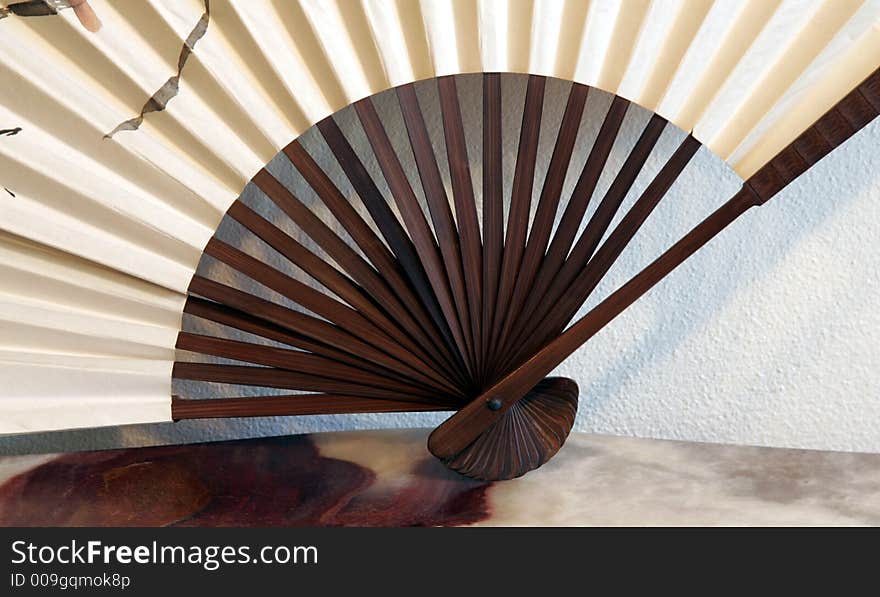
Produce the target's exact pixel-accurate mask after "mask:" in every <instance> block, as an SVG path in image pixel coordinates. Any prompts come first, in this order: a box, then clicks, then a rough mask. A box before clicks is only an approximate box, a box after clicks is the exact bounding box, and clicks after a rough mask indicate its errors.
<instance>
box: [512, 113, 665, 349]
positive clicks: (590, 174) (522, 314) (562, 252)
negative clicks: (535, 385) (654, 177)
mask: <svg viewBox="0 0 880 597" xmlns="http://www.w3.org/2000/svg"><path fill="white" fill-rule="evenodd" d="M628 108H629V102H628V101H627V100H625V99H623V98H621V97H617V96H615V98H614V100H613V101H612V102H611V106H610V107H609V109H608V112H607V113H606V114H605V119H604V120H603V122H602V127H601V128H600V129H599V133H598V135H597V136H596V139H595V141H594V142H593V147H592V148H591V150H590V154H589V156H587V160H586V162H585V163H584V167H583V169H582V170H581V174H580V176H579V177H578V181H577V183H576V184H575V188H574V190H573V191H572V195H571V197H570V198H569V200H568V204H567V205H566V206H565V210H564V212H563V214H562V218H561V219H560V221H559V226H558V227H557V229H556V233H555V234H554V235H553V239H552V240H551V241H550V248H549V249H548V250H547V254H546V255H545V256H544V259H543V261H542V262H541V264H540V268H539V269H538V273H537V276H536V278H535V280H534V283H533V284H532V285H531V287H532V289H531V291H529V290H530V289H528V288H526V290H527V291H528V292H526V294H525V297H524V304H523V306H522V308H521V309H520V310H519V313H518V314H517V318H516V320H515V322H514V324H513V326H512V333H510V334H509V336H508V338H509V340H510V341H512V340H514V339H516V338H518V337H519V335H520V334H521V333H522V328H523V326H525V324H526V322H528V321H529V320H530V318H531V317H532V316H533V314H535V313H536V309H537V308H538V307H539V306H544V307H545V308H547V307H548V305H547V303H546V302H544V301H543V299H544V297H545V294H546V292H547V290H548V289H549V288H550V286H551V284H552V283H553V280H554V279H555V277H556V275H557V274H558V273H559V270H560V269H561V268H562V265H563V263H564V262H565V259H566V257H567V256H568V254H569V251H571V250H572V243H573V242H574V240H575V237H576V236H577V231H578V229H579V228H580V225H581V222H582V221H583V219H584V215H585V214H586V212H587V207H588V206H589V204H590V200H591V198H592V196H593V193H594V191H595V189H596V185H597V184H598V182H599V177H600V176H601V175H602V171H603V170H604V168H605V164H606V163H607V161H608V156H609V155H610V154H611V149H612V147H613V146H614V141H615V139H616V138H617V134H618V132H619V131H620V126H621V124H622V123H623V119H624V117H625V116H626V113H627V109H628ZM658 118H659V117H658ZM660 121H661V123H665V120H663V119H660ZM654 123H655V121H653V120H652V121H651V123H650V124H649V125H648V127H647V128H646V129H645V132H644V133H643V134H642V135H641V137H640V138H639V140H638V141H637V143H636V145H635V147H634V149H633V151H632V152H631V153H630V155H629V157H628V158H627V161H626V162H625V164H624V166H623V168H622V169H621V172H620V174H619V175H618V176H617V179H616V180H615V182H614V184H612V187H611V189H610V190H609V193H608V196H610V197H613V198H614V199H612V200H611V201H614V202H615V203H616V204H617V205H619V203H617V202H616V200H617V197H618V196H619V201H621V202H622V201H623V198H624V197H625V196H626V191H629V187H630V185H632V182H634V181H635V174H636V173H638V172H639V171H640V170H641V167H642V165H643V164H644V162H645V161H646V160H647V158H648V155H649V154H650V152H651V149H652V148H653V147H654V144H655V143H656V141H657V139H658V138H659V136H660V131H662V129H663V127H662V125H661V126H660V127H659V128H658V127H656V126H652V125H654ZM655 130H656V135H654V134H649V131H651V132H652V133H653V131H655ZM630 173H633V174H632V175H631V176H630ZM630 178H631V179H630ZM618 181H620V182H618ZM621 183H624V184H621ZM626 183H628V184H626ZM620 191H623V192H620ZM611 201H609V199H607V198H606V200H605V201H604V202H602V204H600V206H599V208H598V211H597V212H596V213H597V214H600V213H602V212H603V211H608V209H607V206H608V204H609V203H610V202H611ZM613 211H615V212H616V208H615V209H614V210H613ZM612 215H613V212H612ZM608 222H609V223H610V222H611V220H610V219H609V220H608ZM603 233H604V231H603ZM580 244H582V243H580ZM580 244H579V245H580ZM582 252H583V247H582V246H577V247H575V248H574V250H573V251H572V259H574V260H575V261H577V260H578V259H581V257H580V254H581V253H582ZM590 254H592V251H590ZM582 261H583V262H586V258H583V259H582ZM545 315H546V313H545V312H543V311H539V312H538V314H537V315H535V316H536V317H544V316H545ZM510 344H511V343H510V342H508V343H507V344H506V345H504V346H501V347H499V352H500V354H501V355H510V352H511V347H510Z"/></svg>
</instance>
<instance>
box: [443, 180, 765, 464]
mask: <svg viewBox="0 0 880 597" xmlns="http://www.w3.org/2000/svg"><path fill="white" fill-rule="evenodd" d="M760 202H761V201H760V198H759V197H758V196H757V195H756V194H755V193H754V191H752V189H751V187H749V186H748V185H744V186H743V188H742V189H741V190H740V191H739V192H738V193H737V194H736V195H734V196H733V197H732V198H731V199H730V200H729V201H727V202H726V203H725V204H724V205H722V206H721V207H720V208H719V209H718V210H716V211H715V212H714V213H713V214H712V215H710V216H709V217H708V218H706V219H705V220H703V222H702V223H701V224H699V225H698V226H697V227H696V228H694V229H693V230H691V231H690V232H689V233H688V234H687V235H685V236H684V238H682V239H681V240H680V241H678V242H677V243H676V244H675V245H673V246H672V247H671V248H670V249H669V250H667V251H666V252H665V253H663V255H661V256H660V257H659V258H657V260H656V261H654V262H653V263H652V264H651V265H649V266H648V267H646V268H645V269H644V270H642V271H641V272H640V273H639V274H637V275H636V276H635V277H634V278H633V279H632V280H630V281H629V282H627V283H626V284H624V285H623V286H621V287H620V288H619V289H618V290H617V291H616V292H614V293H613V294H612V295H611V296H609V297H608V298H607V299H605V300H604V301H602V302H601V303H600V304H599V305H597V306H596V307H595V308H594V309H593V310H592V311H590V312H589V313H588V314H587V315H585V316H584V317H583V318H582V319H580V320H579V321H578V322H577V323H575V324H574V325H572V326H571V327H570V328H568V329H567V330H566V331H565V332H564V333H563V334H562V335H561V336H559V337H558V338H556V339H555V340H553V341H552V342H550V343H549V344H547V345H546V346H545V347H544V348H543V349H541V350H540V351H539V352H538V353H537V354H535V356H533V357H532V358H530V359H529V360H527V361H526V362H525V363H523V364H522V365H520V366H519V367H518V368H517V369H515V370H514V371H513V372H511V373H510V374H508V375H507V376H506V377H504V378H503V379H502V380H501V381H499V382H498V383H496V384H495V385H494V386H492V387H491V388H489V390H487V391H486V392H484V393H483V394H482V395H480V396H479V397H477V398H476V399H475V400H473V401H472V402H470V403H469V404H468V405H467V406H465V407H464V408H462V409H461V410H460V411H458V412H457V413H456V414H454V415H453V416H451V417H450V418H449V419H447V420H446V421H445V422H443V423H442V424H441V425H440V426H439V427H437V429H435V430H434V431H433V433H431V436H430V437H429V438H428V449H429V450H430V451H431V453H432V454H434V456H436V457H437V458H440V459H441V460H444V461H446V460H450V459H452V458H453V457H454V456H455V455H456V454H458V453H460V452H462V451H463V450H464V449H465V448H467V447H468V446H469V445H470V444H471V443H473V442H474V441H475V440H476V439H477V438H478V437H479V436H480V435H481V434H482V433H483V432H484V431H485V430H487V429H489V428H490V427H491V426H492V425H493V424H494V423H495V422H496V421H498V420H499V419H500V418H501V417H502V416H503V415H504V414H505V413H506V412H507V411H508V410H509V409H510V408H511V407H512V406H513V405H514V404H516V403H517V402H518V401H519V400H520V399H522V398H523V396H525V394H526V393H527V392H528V391H529V390H530V389H531V388H532V387H534V386H535V385H536V384H537V383H538V382H539V381H540V380H541V379H542V378H543V377H544V376H546V375H547V374H548V373H550V372H551V371H552V370H553V369H555V368H556V367H557V366H558V365H559V364H560V363H562V361H564V360H565V359H566V358H567V357H568V356H569V355H571V353H573V352H574V351H575V350H577V349H578V348H579V347H581V346H582V345H583V344H584V343H586V342H587V340H589V339H590V338H592V337H593V336H594V335H595V334H596V333H597V332H598V331H599V330H601V329H602V328H603V327H605V326H606V325H607V324H608V323H609V322H610V321H611V320H612V319H614V318H615V317H617V316H618V315H619V314H620V313H621V312H622V311H623V310H624V309H626V308H627V307H628V306H630V305H631V304H632V303H634V302H635V301H636V300H638V299H639V297H641V296H642V295H643V294H645V293H646V292H647V291H648V290H650V289H651V288H652V287H653V286H654V285H655V284H656V283H657V282H659V281H660V280H662V279H663V278H664V277H665V276H666V275H667V274H669V273H670V272H671V271H672V270H673V269H675V268H676V267H677V266H678V265H680V264H681V263H682V262H683V261H684V260H685V259H687V258H688V257H690V256H691V255H692V254H693V253H695V252H696V251H697V250H698V249H699V248H700V247H702V246H703V245H705V244H706V243H707V242H709V240H711V239H712V238H713V237H714V236H715V235H716V234H718V233H719V232H721V230H723V229H724V228H725V227H727V226H728V225H729V224H730V223H731V222H733V221H734V220H735V219H736V218H737V217H739V216H740V215H741V214H743V213H744V212H745V211H746V210H747V209H749V208H750V207H752V206H754V205H759V204H760Z"/></svg>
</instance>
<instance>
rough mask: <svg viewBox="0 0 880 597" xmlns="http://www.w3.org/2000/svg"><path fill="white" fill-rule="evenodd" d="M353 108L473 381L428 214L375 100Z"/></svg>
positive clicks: (365, 100)
mask: <svg viewBox="0 0 880 597" xmlns="http://www.w3.org/2000/svg"><path fill="white" fill-rule="evenodd" d="M354 107H355V111H356V112H357V115H358V118H359V119H360V122H361V125H362V126H363V128H364V132H365V133H366V134H367V139H369V141H370V145H371V146H372V148H373V153H374V154H375V156H376V160H377V161H378V162H379V167H380V168H381V169H382V173H383V175H384V176H385V180H386V182H387V183H388V188H389V189H390V190H391V195H392V197H393V198H394V202H395V203H396V204H397V207H398V209H399V210H400V215H401V217H403V220H404V224H405V225H406V229H407V231H408V232H409V235H410V238H411V239H412V241H413V244H414V245H415V247H416V251H417V252H418V254H419V258H420V259H421V261H422V264H423V265H424V268H425V272H426V273H427V275H428V280H429V281H430V282H431V287H432V288H433V290H434V295H435V296H436V297H437V301H438V302H439V303H440V309H441V310H442V311H443V316H444V318H445V320H446V324H447V325H448V327H449V329H450V331H451V332H452V337H453V338H454V339H455V344H456V347H457V348H458V354H459V358H460V359H461V360H462V362H463V363H464V366H465V368H466V369H467V373H468V377H469V379H473V378H474V371H473V369H472V367H471V364H470V362H469V361H468V359H467V345H466V343H465V339H464V335H463V332H462V327H461V323H460V322H459V320H458V314H457V311H456V308H455V301H454V300H453V298H452V293H451V291H450V288H449V280H448V278H447V276H446V268H445V267H444V266H443V262H442V259H441V257H440V250H439V248H438V247H437V244H436V243H435V242H434V236H433V234H432V233H431V229H430V227H429V226H428V221H427V220H426V219H425V214H424V213H423V212H422V208H421V207H420V206H419V202H418V200H417V199H416V196H415V193H414V192H413V189H412V187H411V186H410V184H409V180H408V179H407V177H406V172H404V170H403V166H402V165H401V163H400V160H399V158H398V157H397V153H396V152H395V151H394V147H393V146H392V145H391V141H390V140H389V139H388V135H387V133H386V132H385V128H384V126H383V125H382V122H381V120H380V119H379V115H378V114H377V113H376V109H375V107H374V106H373V102H372V100H370V98H367V99H364V100H361V101H359V102H356V103H355V104H354Z"/></svg>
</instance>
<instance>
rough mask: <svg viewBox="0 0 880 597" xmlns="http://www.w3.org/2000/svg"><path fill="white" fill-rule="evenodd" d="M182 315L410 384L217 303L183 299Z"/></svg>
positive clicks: (458, 396) (394, 374) (395, 374)
mask: <svg viewBox="0 0 880 597" xmlns="http://www.w3.org/2000/svg"><path fill="white" fill-rule="evenodd" d="M261 302H262V303H263V304H265V306H266V307H268V308H269V310H270V312H271V309H272V308H273V307H275V305H273V304H272V303H269V302H268V301H263V300H262V299H256V301H255V304H257V305H258V307H259V305H260V303H261ZM248 304H251V303H248ZM282 309H283V308H282ZM183 312H184V313H187V314H189V315H193V316H195V317H199V318H202V319H205V320H208V321H213V322H215V323H219V324H221V325H225V326H228V327H231V328H233V329H236V330H241V331H243V332H247V333H249V334H254V335H256V336H259V337H261V338H266V339H269V340H274V341H276V342H281V343H283V344H287V345H288V346H294V347H296V348H300V349H302V350H307V351H310V352H312V353H314V354H317V355H321V356H324V357H327V358H329V359H331V360H333V361H336V362H339V363H345V364H347V365H350V366H352V367H354V368H356V369H360V370H363V371H367V372H370V373H372V374H374V375H380V376H385V377H389V378H391V379H395V380H397V381H400V382H403V383H412V382H411V381H410V380H409V379H407V378H406V377H404V376H402V375H400V373H398V372H397V371H394V370H391V369H387V368H385V367H382V366H380V365H377V364H375V363H372V362H370V361H366V360H364V359H362V358H360V357H357V356H354V355H351V354H349V353H347V352H344V351H341V350H338V349H336V348H333V347H332V346H329V345H327V344H323V343H321V342H317V341H314V340H310V339H309V338H307V337H306V336H303V335H302V334H299V333H297V332H294V331H291V330H289V329H287V328H285V327H283V326H281V325H278V324H276V323H274V322H272V321H269V320H267V319H262V318H260V317H256V316H254V315H251V314H249V313H245V312H244V311H240V310H238V309H235V308H233V307H230V306H228V305H222V304H220V303H216V302H214V301H210V300H205V299H202V298H199V297H197V296H189V297H187V300H186V303H185V304H184V308H183ZM452 396H453V397H455V398H456V399H459V400H460V399H462V398H464V394H462V393H461V391H460V390H458V389H456V390H455V391H454V392H453V393H452Z"/></svg>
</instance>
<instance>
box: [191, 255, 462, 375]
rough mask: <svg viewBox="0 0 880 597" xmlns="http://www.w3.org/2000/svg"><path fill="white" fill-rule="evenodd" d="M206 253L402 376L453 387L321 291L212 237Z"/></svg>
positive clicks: (356, 313) (370, 324) (358, 316)
mask: <svg viewBox="0 0 880 597" xmlns="http://www.w3.org/2000/svg"><path fill="white" fill-rule="evenodd" d="M205 254H206V255H210V256H211V257H213V258H215V259H217V260H219V261H221V262H222V263H225V264H226V265H228V266H229V267H231V268H233V269H235V270H237V271H239V272H241V273H243V274H245V275H246V276H248V277H250V278H251V279H252V280H254V281H256V282H259V283H260V284H262V285H263V286H265V287H266V288H269V289H271V290H274V291H275V292H277V293H279V294H281V295H283V296H285V297H287V298H289V299H290V300H292V301H293V302H295V303H297V304H298V305H300V306H302V307H305V308H306V309H308V310H309V311H311V312H312V313H315V314H316V315H320V316H321V317H323V318H324V319H326V320H328V321H330V322H332V323H334V324H336V326H337V327H338V328H339V330H340V331H341V332H345V333H348V334H349V335H350V336H351V337H352V338H353V339H358V338H359V339H361V340H362V341H363V342H364V343H365V344H369V345H371V346H373V347H375V348H376V349H378V350H381V351H382V352H384V353H385V354H386V355H388V356H389V357H391V359H392V360H391V361H386V362H385V364H386V365H387V364H388V363H389V362H391V363H395V365H396V366H397V367H399V368H400V370H401V372H402V373H403V374H405V375H407V376H409V377H412V378H413V379H417V380H419V381H420V382H422V383H425V384H427V385H428V386H429V387H433V388H436V389H445V390H447V391H448V390H449V389H452V388H454V386H451V384H449V383H448V382H446V381H445V380H444V379H443V377H441V376H440V375H439V374H437V373H434V372H433V371H432V370H431V369H430V368H428V367H427V366H426V365H425V363H423V362H422V361H420V360H419V359H418V358H416V356H415V355H413V354H412V353H410V352H409V351H408V350H406V349H404V348H402V347H401V346H400V345H399V344H396V343H395V342H394V341H393V340H392V339H391V338H390V337H389V336H386V335H385V333H384V332H383V331H382V330H380V329H379V328H377V327H376V326H375V325H374V324H373V323H371V322H370V321H369V320H368V319H366V318H365V317H364V316H363V315H361V314H360V313H358V312H357V311H355V310H354V309H352V308H351V307H349V306H347V305H345V304H343V303H341V302H339V301H337V300H335V299H333V298H331V297H329V296H327V295H326V294H323V293H321V292H318V291H317V290H315V289H313V288H311V287H309V286H307V285H305V284H303V283H302V282H300V281H299V280H296V279H294V278H291V277H290V276H288V275H287V274H284V273H282V272H280V271H278V270H277V269H275V268H273V267H271V266H268V265H266V264H265V263H263V262H262V261H260V260H259V259H256V258H254V257H251V256H250V255H248V254H247V253H245V252H244V251H240V250H239V249H236V248H235V247H232V246H230V245H228V244H227V243H224V242H223V241H221V240H219V239H216V238H212V239H211V240H210V241H209V242H208V244H207V245H206V246H205ZM379 362H382V361H379Z"/></svg>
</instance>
